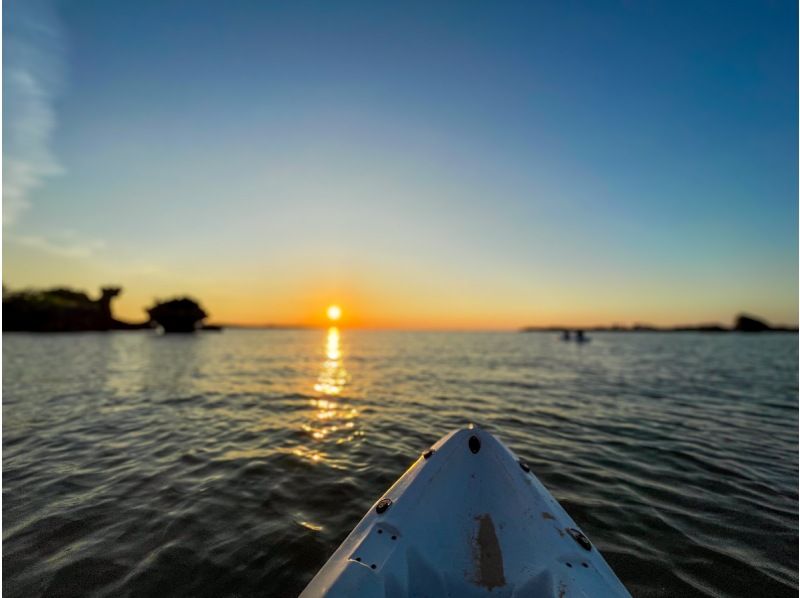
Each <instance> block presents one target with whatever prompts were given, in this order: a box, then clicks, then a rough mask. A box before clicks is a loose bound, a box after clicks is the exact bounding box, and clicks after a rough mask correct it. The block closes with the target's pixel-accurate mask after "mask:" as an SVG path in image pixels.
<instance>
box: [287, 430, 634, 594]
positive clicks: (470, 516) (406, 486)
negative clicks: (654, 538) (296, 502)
mask: <svg viewBox="0 0 800 598" xmlns="http://www.w3.org/2000/svg"><path fill="white" fill-rule="evenodd" d="M465 448H468V449H469V450H464V449H465ZM434 452H435V454H436V459H430V456H431V455H433V454H434ZM477 453H480V457H475V456H474V455H475V454H477ZM422 456H423V459H416V460H415V461H414V463H413V464H412V465H411V467H410V468H409V469H408V471H406V472H405V473H404V474H403V475H402V476H401V477H400V478H399V479H398V480H397V481H396V482H395V483H394V484H393V485H392V487H391V488H390V489H389V490H387V491H386V493H385V494H384V496H385V497H386V498H382V499H381V500H379V501H378V502H377V504H376V505H375V510H374V511H373V510H372V509H370V510H369V512H367V514H366V515H365V516H364V518H363V519H362V520H361V521H360V522H359V523H358V524H357V525H356V527H355V528H354V529H353V531H352V532H351V533H350V535H349V536H348V537H347V538H346V539H345V540H344V542H342V544H341V546H340V547H339V548H338V549H337V550H336V552H335V553H334V554H333V556H331V558H330V559H329V560H328V562H327V563H326V564H325V565H324V566H323V567H322V569H320V571H319V572H318V573H317V575H316V576H315V577H314V579H312V580H311V582H310V583H309V585H308V586H307V587H306V589H305V590H304V591H303V593H302V594H301V596H302V597H304V598H344V597H349V596H358V597H359V598H386V597H387V596H397V597H402V596H442V597H450V598H456V597H459V598H462V597H463V598H481V597H488V598H526V597H529V596H535V597H538V598H586V597H591V598H630V594H629V593H628V591H627V590H626V589H625V587H624V586H623V585H622V583H621V582H620V581H619V579H617V577H616V575H614V572H613V571H612V570H611V568H610V567H609V566H608V564H607V563H606V561H605V560H604V559H603V557H602V555H601V554H600V552H599V551H597V550H592V543H591V542H590V541H589V539H588V538H587V537H586V535H585V534H584V533H583V532H581V531H580V530H579V529H578V526H577V524H576V523H575V522H574V521H573V520H572V518H571V517H570V516H569V514H568V513H567V512H566V511H565V510H564V509H563V507H561V505H560V504H559V503H558V501H556V499H555V498H553V496H552V495H551V494H550V493H549V492H548V491H547V489H546V488H545V487H544V485H542V483H541V481H539V479H538V478H537V477H536V475H535V474H534V473H533V472H532V471H530V467H529V466H528V464H527V463H525V461H523V460H521V459H519V458H518V457H517V456H516V455H514V453H512V452H511V451H510V450H509V449H508V448H507V447H506V446H505V445H504V444H503V443H502V442H500V441H499V440H498V439H497V438H496V437H495V436H493V435H492V434H491V433H489V432H488V431H486V430H485V429H482V428H477V427H473V428H469V429H462V430H457V431H455V432H452V433H450V434H448V435H447V436H445V437H444V438H442V439H441V440H439V441H438V442H437V443H436V444H434V445H433V446H432V447H430V449H428V450H427V451H425V453H423V454H422ZM520 469H522V470H523V471H524V472H525V475H522V476H521V475H519V470H520ZM388 496H391V498H388ZM401 499H402V500H401ZM390 507H391V508H390Z"/></svg>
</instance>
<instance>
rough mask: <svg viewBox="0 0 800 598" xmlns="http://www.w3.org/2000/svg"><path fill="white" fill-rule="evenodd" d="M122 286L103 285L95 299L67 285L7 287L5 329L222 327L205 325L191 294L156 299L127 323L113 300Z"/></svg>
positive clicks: (184, 329)
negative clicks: (141, 315) (140, 318)
mask: <svg viewBox="0 0 800 598" xmlns="http://www.w3.org/2000/svg"><path fill="white" fill-rule="evenodd" d="M121 292H122V288H121V287H111V286H109V287H102V288H101V289H100V296H99V298H97V299H91V298H90V297H89V295H88V294H86V293H85V292H83V291H76V290H73V289H69V288H64V287H56V288H52V289H26V290H22V291H11V290H8V289H7V288H6V287H5V286H3V331H4V332H81V331H83V332H89V331H108V330H141V329H148V328H153V329H158V328H161V329H163V331H164V332H167V333H174V332H182V333H187V332H194V331H196V330H220V329H221V328H220V327H219V326H211V325H203V322H204V320H205V319H206V317H207V316H208V314H207V313H206V311H205V310H204V309H203V308H202V307H200V304H199V303H198V302H197V301H195V300H194V299H191V298H189V297H177V298H175V299H169V300H167V301H156V302H155V304H154V305H153V306H152V307H150V308H148V309H147V313H148V315H149V316H150V318H149V319H148V320H145V321H142V322H125V321H123V320H118V319H117V318H115V317H114V316H113V314H112V310H111V301H112V299H114V298H115V297H117V296H118V295H119V294H120V293H121Z"/></svg>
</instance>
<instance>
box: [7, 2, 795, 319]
mask: <svg viewBox="0 0 800 598" xmlns="http://www.w3.org/2000/svg"><path fill="white" fill-rule="evenodd" d="M431 4H432V3H407V4H404V5H402V6H400V5H398V6H392V5H389V4H388V3H337V4H335V5H334V4H332V3H323V2H318V3H304V2H298V3H295V2H291V3H280V4H279V3H272V2H213V3H212V2H140V3H124V2H107V1H104V2H100V1H97V2H90V1H64V2H60V3H57V4H47V3H39V2H38V0H37V2H32V3H31V2H21V1H20V0H16V1H14V0H11V1H9V2H6V3H5V4H4V34H5V44H6V45H5V47H4V49H5V50H6V51H5V53H4V55H5V58H4V61H5V62H4V67H5V71H4V72H5V75H4V77H5V79H6V84H5V86H6V88H7V89H8V88H10V89H11V90H12V91H11V93H10V94H9V92H8V91H7V92H6V97H7V98H8V97H9V95H10V96H11V101H9V100H8V99H7V100H6V105H5V110H4V125H5V127H4V129H5V131H6V133H5V135H4V140H3V142H4V158H5V167H4V200H5V202H4V267H5V272H4V281H5V283H6V284H8V285H11V286H26V285H44V284H54V283H60V284H72V285H77V286H83V287H85V288H89V289H92V288H94V287H96V286H98V285H100V284H104V283H106V282H115V283H118V284H122V285H123V286H124V287H126V292H125V294H124V295H123V297H122V298H121V300H120V308H121V310H122V313H123V315H127V316H129V317H136V316H137V315H139V314H141V308H142V307H143V306H144V305H145V304H146V303H147V302H149V301H150V300H151V299H152V298H153V297H156V296H167V295H172V294H176V293H191V294H194V295H196V296H198V297H199V298H200V299H201V300H203V302H204V303H205V304H207V308H208V309H209V311H210V312H211V313H212V315H213V316H215V317H216V318H217V319H221V320H225V321H242V322H257V321H307V320H309V319H310V318H311V319H313V316H312V315H311V314H312V313H317V312H318V304H324V303H326V302H330V301H338V302H342V303H344V304H345V306H346V309H345V311H346V313H347V312H348V311H349V313H355V314H358V317H355V318H353V323H354V324H359V325H375V326H400V327H403V326H409V327H414V326H422V327H439V326H441V327H500V328H502V327H514V326H517V325H522V324H526V323H540V324H546V323H557V322H564V323H571V322H575V323H579V324H590V323H610V322H612V321H620V322H633V321H651V322H656V323H677V322H687V321H689V322H691V321H723V322H728V321H730V319H731V318H732V317H733V315H734V313H735V312H737V311H739V310H747V311H751V312H754V313H756V314H760V315H763V316H764V317H767V318H769V319H772V320H775V321H782V322H788V323H796V321H797V284H798V279H797V270H798V262H797V164H798V155H797V126H798V123H797V99H798V98H797V28H796V24H797V4H796V3H792V2H762V3H756V2H747V3H742V2H724V3H722V2H719V3H707V2H696V3H672V2H660V3H652V2H648V3H644V2H642V3H639V2H603V3H599V2H598V3H591V2H587V3H580V4H579V3H572V2H556V3H531V2H525V3H506V2H498V3H487V2H454V3H436V5H435V6H431ZM43 31H45V32H46V34H43V33H42V32H43ZM11 44H16V46H13V45H11ZM10 46H11V48H12V50H13V49H14V48H15V47H17V48H22V50H20V51H16V52H12V51H9V47H10ZM9 70H10V71H11V73H12V74H13V73H14V72H22V73H28V74H29V75H30V78H31V79H32V80H34V81H36V82H38V83H39V85H38V87H37V89H38V90H39V91H40V92H41V93H33V92H31V91H30V90H28V91H27V92H26V91H25V89H27V88H24V89H23V88H19V85H20V84H19V81H22V80H23V79H19V81H17V80H16V79H11V78H10V75H9ZM15 84H16V85H17V87H14V85H15ZM18 88H19V89H21V91H19V90H18ZM15 90H17V92H16V93H15ZM15 98H16V100H15ZM15 114H30V115H31V116H30V118H28V119H21V121H20V122H23V121H24V122H26V123H27V122H28V121H31V122H32V123H33V124H30V126H28V125H26V126H24V127H23V126H20V127H18V128H17V130H16V131H15V130H14V129H13V125H14V122H15ZM48 119H49V121H48ZM48 122H49V126H48ZM10 128H11V132H10V133H9V129H10ZM15 155H20V156H21V158H20V159H19V160H18V163H23V164H28V165H34V166H33V167H31V168H28V169H27V170H25V172H28V173H29V172H33V173H34V176H33V180H32V181H33V182H30V181H28V182H29V184H28V185H27V186H26V185H25V184H23V183H24V182H25V181H23V182H22V183H20V182H19V181H20V180H21V178H22V179H24V177H20V176H16V177H15V176H14V175H15V173H14V172H12V173H11V177H9V171H8V163H9V157H11V158H12V160H13V158H14V156H15ZM14 163H15V162H12V164H14ZM9 178H10V181H9ZM29 178H30V177H29ZM26 180H27V179H26ZM15 181H16V185H15V186H14V187H13V188H11V187H9V185H11V184H14V183H15ZM20 189H22V191H20ZM9 195H11V196H12V199H13V200H14V201H12V206H11V207H12V208H13V213H10V212H9V199H8V197H9ZM17 195H19V196H20V198H19V199H20V200H21V201H17ZM347 306H349V307H350V309H349V310H348V309H347Z"/></svg>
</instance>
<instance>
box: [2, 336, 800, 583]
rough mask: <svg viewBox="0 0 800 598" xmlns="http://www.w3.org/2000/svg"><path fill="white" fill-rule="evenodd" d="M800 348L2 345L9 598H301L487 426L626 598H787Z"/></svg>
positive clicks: (551, 342) (670, 339) (177, 339)
mask: <svg viewBox="0 0 800 598" xmlns="http://www.w3.org/2000/svg"><path fill="white" fill-rule="evenodd" d="M797 367H798V352H797V336H796V335H795V334H772V335H752V336H747V335H739V334H727V335H722V334H720V335H713V334H644V333H643V334H633V333H631V334H596V335H594V337H593V340H592V342H590V343H588V344H586V345H583V346H579V345H576V344H573V343H565V342H561V341H560V340H558V339H557V338H556V337H555V336H554V335H550V334H515V333H507V334H499V333H498V334H489V333H475V334H472V333H469V334H468V333H452V334H450V333H390V332H351V331H347V330H342V331H335V330H331V331H328V332H325V331H296V332H288V331H244V330H242V331H237V330H229V331H225V332H223V333H221V334H219V333H204V334H202V335H197V336H194V337H190V336H174V337H170V336H156V335H154V334H150V333H144V332H122V333H108V334H74V335H71V334H64V335H25V334H6V335H4V336H3V418H4V419H3V593H4V595H5V596H79V595H84V596H85V595H95V596H126V595H129V596H251V595H253V596H255V595H275V596H291V595H294V594H297V593H298V592H299V591H300V590H301V589H302V588H303V587H304V585H305V584H306V583H307V582H308V581H309V580H310V578H311V577H312V576H313V575H314V573H315V572H316V570H317V569H318V568H319V567H320V566H321V565H322V564H323V563H324V562H325V560H326V559H327V557H328V556H329V555H330V554H331V553H332V552H333V550H334V549H335V548H336V546H337V545H338V544H339V542H341V540H342V539H344V537H345V536H346V535H347V533H348V532H349V531H350V529H351V528H352V527H353V526H354V525H355V523H356V522H357V521H358V520H359V519H360V518H361V516H362V515H363V514H364V512H365V511H366V510H367V509H368V508H369V507H370V505H371V504H372V503H373V501H374V500H375V499H376V498H377V497H378V496H379V495H380V494H381V493H382V492H383V491H384V490H385V489H386V488H387V487H388V486H389V485H390V484H391V483H392V482H393V481H394V480H395V479H396V478H397V477H398V476H399V475H400V474H402V473H403V471H404V470H405V469H406V468H407V467H408V466H409V465H410V464H411V463H412V462H413V461H414V460H415V459H416V457H417V456H418V454H419V453H420V452H421V451H423V450H424V449H425V448H426V447H427V446H429V445H430V444H432V443H433V442H434V441H435V440H437V439H438V438H439V437H440V436H441V435H443V434H444V433H445V432H448V431H449V430H451V429H453V428H456V427H460V426H462V425H464V424H466V423H467V422H471V421H473V422H477V423H480V424H481V425H483V426H485V427H486V428H488V429H489V430H491V431H492V432H494V433H495V434H497V435H498V436H499V437H500V438H501V439H502V440H504V441H505V442H506V443H507V444H508V445H509V446H510V447H511V448H512V449H513V450H514V451H516V452H517V453H518V454H519V455H520V456H522V457H523V458H525V459H526V460H527V461H528V462H529V463H530V464H531V466H532V468H533V471H534V472H535V473H536V474H537V475H538V476H539V478H540V479H541V480H542V481H543V482H544V484H545V485H546V486H547V487H548V488H549V489H550V491H551V492H552V493H553V494H554V495H555V497H556V498H557V499H559V500H560V501H561V503H562V504H563V505H564V507H565V508H566V509H567V511H568V512H569V513H570V514H571V515H572V517H573V518H574V519H575V520H576V521H577V522H578V524H579V525H581V527H582V528H583V529H584V531H586V532H587V534H588V535H589V536H590V537H591V538H592V540H593V541H594V542H595V544H597V545H598V547H599V548H600V550H601V551H602V552H603V553H604V555H605V557H606V560H608V561H609V563H610V564H611V566H612V567H613V568H614V569H615V571H616V572H617V574H618V575H619V577H620V578H621V579H622V581H623V582H624V583H625V584H626V585H627V586H628V587H629V588H630V590H631V592H632V593H633V594H634V595H635V596H678V595H680V596H692V595H704V596H755V595H759V596H796V595H797V559H798V554H797V546H798V502H797V498H798V497H797V485H798V462H797V455H798V452H797V451H798V437H797V425H798V421H797V416H798V406H797V397H798V394H797V391H798V388H797Z"/></svg>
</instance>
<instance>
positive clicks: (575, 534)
mask: <svg viewBox="0 0 800 598" xmlns="http://www.w3.org/2000/svg"><path fill="white" fill-rule="evenodd" d="M566 532H567V533H568V534H569V535H570V536H572V539H573V540H575V541H576V542H577V543H578V544H579V545H580V547H581V548H583V549H584V550H591V549H592V543H591V542H589V538H587V537H586V535H585V534H584V533H583V532H582V531H581V530H579V529H575V528H574V527H568V528H567V529H566Z"/></svg>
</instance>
